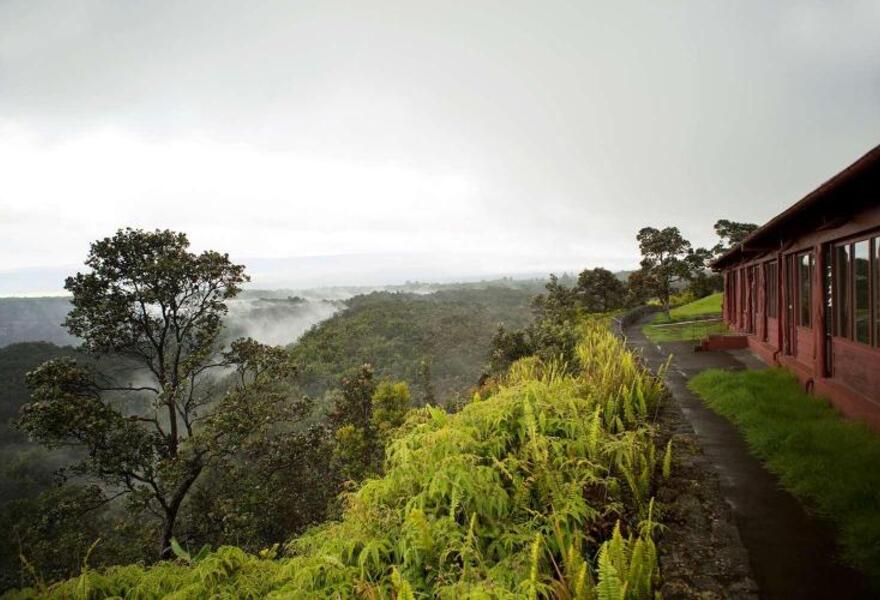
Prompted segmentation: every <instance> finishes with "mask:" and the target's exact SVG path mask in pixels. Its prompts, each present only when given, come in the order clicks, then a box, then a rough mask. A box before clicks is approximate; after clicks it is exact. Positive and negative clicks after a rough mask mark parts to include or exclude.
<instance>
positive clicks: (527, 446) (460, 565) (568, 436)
mask: <svg viewBox="0 0 880 600" xmlns="http://www.w3.org/2000/svg"><path fill="white" fill-rule="evenodd" d="M579 329H580V330H579V332H578V334H579V343H578V346H577V364H572V365H564V364H560V363H558V362H549V363H545V362H542V361H540V360H539V359H537V358H535V357H530V358H525V359H522V360H520V361H518V362H516V363H514V364H513V366H512V367H511V368H510V370H509V372H508V373H507V375H506V377H504V378H503V380H502V382H501V383H500V385H499V386H498V387H497V389H494V390H492V391H491V392H488V393H486V394H484V396H486V397H483V398H481V397H479V395H477V396H475V398H474V400H473V401H472V402H471V403H469V404H467V405H466V406H465V407H464V408H463V409H462V410H461V411H460V412H458V413H455V414H448V413H446V412H444V411H442V410H440V409H437V408H433V407H426V408H423V409H419V410H416V411H413V412H411V414H410V416H409V418H408V419H407V421H406V423H405V424H404V425H403V427H402V428H401V430H400V431H399V432H398V434H397V435H396V437H395V439H394V440H393V441H391V443H390V444H389V446H388V448H387V452H386V456H387V458H386V465H385V475H384V476H382V477H380V478H376V479H371V480H368V481H366V482H365V483H363V485H361V486H360V488H359V489H357V491H355V492H353V493H350V494H348V495H347V496H346V497H345V498H344V505H345V510H344V513H343V516H342V518H341V520H339V521H336V522H330V523H327V524H324V525H322V526H320V527H317V528H315V529H312V530H310V531H309V532H307V533H306V534H305V535H303V536H301V537H299V538H296V539H294V540H292V541H291V542H290V543H289V544H288V545H287V547H286V548H285V549H284V550H283V553H282V555H281V556H277V557H276V556H275V549H270V550H267V551H264V552H262V553H261V554H260V555H250V554H247V553H245V552H244V551H242V550H240V549H238V548H235V547H222V548H219V549H218V550H216V551H214V552H212V553H209V554H207V555H201V553H200V555H199V556H197V557H196V558H190V557H188V556H186V557H183V558H181V559H179V560H177V561H175V562H164V563H159V564H156V565H154V566H150V567H143V566H138V565H127V566H119V567H111V568H107V569H104V570H93V569H89V568H88V567H87V566H84V568H83V571H82V574H81V575H80V576H79V577H78V578H75V579H71V580H68V581H64V582H61V583H58V584H54V585H51V586H45V585H36V586H35V587H32V588H29V589H25V590H20V591H16V592H12V593H10V594H9V595H8V596H6V597H7V598H10V599H12V598H15V599H23V598H83V599H86V598H88V599H92V598H111V597H125V598H136V599H152V598H177V599H184V598H205V597H220V598H264V597H268V598H370V599H383V598H386V599H392V598H397V599H399V600H404V599H414V598H449V599H453V598H473V599H477V598H480V599H482V598H560V599H598V600H617V599H625V598H634V599H648V598H653V597H654V589H655V587H656V584H657V579H658V577H659V574H658V566H657V552H656V548H655V546H654V542H653V540H652V535H653V534H654V532H655V530H656V528H657V527H658V525H657V523H656V520H655V518H654V515H653V505H654V503H653V498H652V485H653V481H654V479H655V475H656V476H657V477H659V475H660V473H659V471H661V470H664V464H663V463H665V462H668V459H666V458H665V457H664V456H659V457H658V456H657V455H658V451H657V450H656V449H655V440H654V436H655V430H654V426H653V424H652V423H653V421H654V416H655V414H656V412H657V410H658V406H659V402H660V399H661V396H662V394H663V388H662V384H661V382H660V381H661V380H660V379H657V378H655V377H654V376H652V375H651V374H650V373H649V372H647V371H646V370H644V369H643V368H642V367H641V366H640V365H639V363H638V362H637V361H636V360H635V358H634V357H633V355H632V354H630V353H629V352H627V351H626V350H625V348H624V347H623V345H622V343H621V342H620V341H619V340H618V339H617V338H615V337H614V336H613V335H612V334H611V333H610V331H608V329H607V327H606V325H605V324H604V323H603V322H601V321H598V320H589V321H586V322H584V323H583V324H581V325H580V326H579ZM659 454H661V455H662V454H663V452H662V451H661V452H659Z"/></svg>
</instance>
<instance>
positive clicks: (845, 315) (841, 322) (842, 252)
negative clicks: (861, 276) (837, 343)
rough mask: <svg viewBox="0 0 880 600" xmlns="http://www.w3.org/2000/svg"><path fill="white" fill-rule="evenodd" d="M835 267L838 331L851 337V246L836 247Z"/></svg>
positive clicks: (843, 335)
mask: <svg viewBox="0 0 880 600" xmlns="http://www.w3.org/2000/svg"><path fill="white" fill-rule="evenodd" d="M834 253H835V255H836V257H835V263H836V264H835V267H836V269H837V271H836V273H835V276H836V278H835V280H834V306H835V309H836V312H837V314H836V315H835V317H836V318H835V322H836V324H837V327H836V329H835V331H836V333H837V335H838V336H840V337H845V338H848V337H851V334H850V328H849V298H848V297H847V296H848V294H847V287H848V285H849V270H850V252H849V246H838V247H837V248H835V252H834Z"/></svg>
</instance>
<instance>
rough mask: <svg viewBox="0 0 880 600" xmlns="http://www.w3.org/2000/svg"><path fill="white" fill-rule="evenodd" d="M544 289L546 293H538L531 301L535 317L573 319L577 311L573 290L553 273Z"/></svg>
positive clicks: (558, 320)
mask: <svg viewBox="0 0 880 600" xmlns="http://www.w3.org/2000/svg"><path fill="white" fill-rule="evenodd" d="M544 289H546V290H547V293H546V294H539V295H538V296H536V297H535V299H534V300H533V301H532V311H533V312H534V313H535V317H536V318H537V319H538V320H541V319H549V320H552V321H555V322H560V323H561V322H564V321H569V320H571V319H573V318H574V316H575V313H576V312H577V305H576V303H575V301H576V294H575V291H574V290H573V289H571V288H568V287H565V286H564V285H562V283H560V282H559V278H558V277H557V276H556V275H554V274H553V273H551V274H550V280H549V281H548V282H547V283H546V284H545V285H544Z"/></svg>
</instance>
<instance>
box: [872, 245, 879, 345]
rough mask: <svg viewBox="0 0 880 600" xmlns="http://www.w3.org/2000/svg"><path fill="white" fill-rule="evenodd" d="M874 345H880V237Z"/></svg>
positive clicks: (875, 296)
mask: <svg viewBox="0 0 880 600" xmlns="http://www.w3.org/2000/svg"><path fill="white" fill-rule="evenodd" d="M874 267H875V268H874V283H873V287H874V298H876V301H875V303H874V345H875V346H880V237H875V238H874Z"/></svg>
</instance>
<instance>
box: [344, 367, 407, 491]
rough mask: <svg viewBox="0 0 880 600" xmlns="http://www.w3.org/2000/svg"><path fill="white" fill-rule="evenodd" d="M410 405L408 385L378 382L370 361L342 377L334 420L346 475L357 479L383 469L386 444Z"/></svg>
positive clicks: (401, 421) (401, 422)
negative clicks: (349, 375) (355, 372)
mask: <svg viewBox="0 0 880 600" xmlns="http://www.w3.org/2000/svg"><path fill="white" fill-rule="evenodd" d="M410 407H411V400H410V393H409V386H407V384H406V383H404V382H393V383H392V382H390V381H382V382H380V383H379V384H378V385H376V383H375V381H374V380H373V368H372V366H370V365H369V364H365V365H363V366H362V367H361V368H360V369H359V370H358V372H357V374H356V375H353V376H351V377H346V378H344V379H343V380H342V391H341V393H340V394H339V395H338V396H337V399H336V407H335V410H334V411H333V414H332V415H331V422H332V423H333V424H334V425H335V426H336V451H335V455H336V459H337V463H338V466H339V470H340V471H341V473H342V474H343V475H344V476H345V477H348V478H349V479H352V480H355V481H357V480H360V479H363V478H364V477H367V476H369V475H371V474H376V473H378V472H380V471H381V467H382V461H383V457H384V451H385V444H386V443H387V442H388V441H389V440H390V439H391V437H392V435H393V432H394V430H396V429H397V428H398V427H400V425H401V424H403V420H404V418H405V417H406V413H407V412H408V411H409V409H410Z"/></svg>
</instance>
